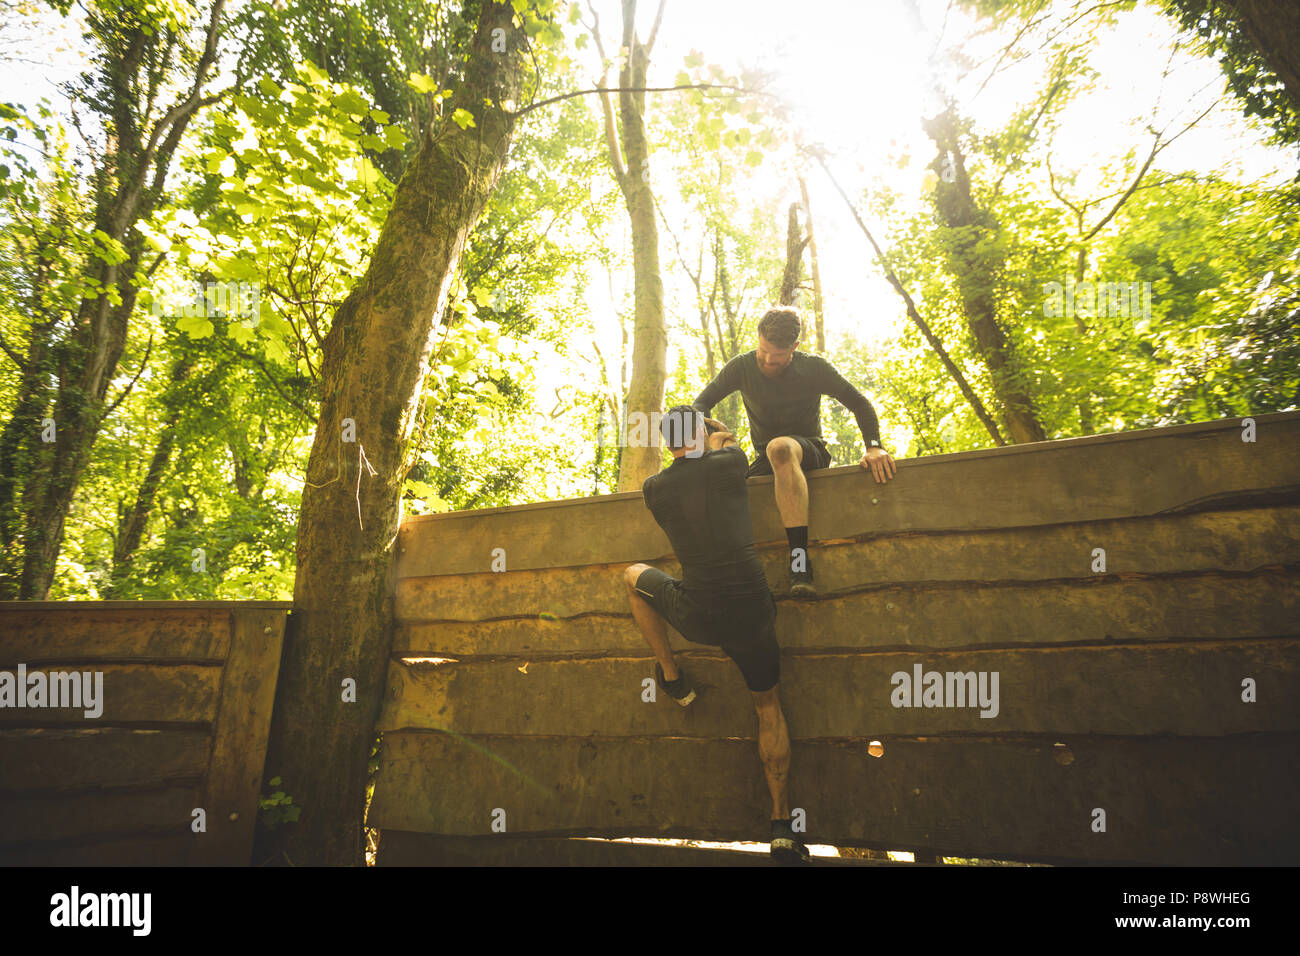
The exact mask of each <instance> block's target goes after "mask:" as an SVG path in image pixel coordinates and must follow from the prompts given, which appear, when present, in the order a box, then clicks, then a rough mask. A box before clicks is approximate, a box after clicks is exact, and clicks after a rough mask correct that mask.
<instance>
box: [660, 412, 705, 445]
mask: <svg viewBox="0 0 1300 956" xmlns="http://www.w3.org/2000/svg"><path fill="white" fill-rule="evenodd" d="M703 417H704V416H703V415H702V414H701V413H700V411H699V409H697V408H692V407H691V406H690V405H674V406H673V407H672V408H670V409H668V411H666V412H665V413H664V417H663V418H661V419H659V434H661V435H663V436H664V441H666V442H667V443H668V447H669V448H671V449H672V450H673V451H677V449H679V448H685V447H686V446H687V445H690V444H692V443H693V442H694V441H695V433H696V432H697V431H698V430H699V427H700V426H699V422H700V421H701V420H702V419H703Z"/></svg>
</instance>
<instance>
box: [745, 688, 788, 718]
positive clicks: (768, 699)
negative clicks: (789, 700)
mask: <svg viewBox="0 0 1300 956" xmlns="http://www.w3.org/2000/svg"><path fill="white" fill-rule="evenodd" d="M780 689H781V685H780V684H776V685H774V686H773V687H772V689H771V690H764V691H750V693H751V694H752V695H753V697H754V709H755V710H756V711H758V715H759V716H760V717H775V716H776V715H777V714H779V713H780V712H781V695H780Z"/></svg>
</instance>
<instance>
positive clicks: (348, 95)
mask: <svg viewBox="0 0 1300 956" xmlns="http://www.w3.org/2000/svg"><path fill="white" fill-rule="evenodd" d="M334 105H335V106H337V107H338V108H339V109H341V110H342V111H343V112H345V113H347V114H348V115H349V116H365V115H366V114H367V113H369V112H370V107H369V106H367V105H366V101H365V100H363V99H362V98H361V97H360V96H359V95H358V94H357V93H356V91H354V90H344V91H343V92H342V93H340V94H339V95H338V96H336V97H334Z"/></svg>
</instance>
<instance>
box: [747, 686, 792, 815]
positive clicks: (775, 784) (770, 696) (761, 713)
mask: <svg viewBox="0 0 1300 956" xmlns="http://www.w3.org/2000/svg"><path fill="white" fill-rule="evenodd" d="M778 689H779V685H778V687H773V688H772V689H771V690H766V691H763V692H762V693H761V694H754V709H755V710H756V711H758V756H759V758H760V759H761V760H762V761H763V773H764V774H765V775H766V776H767V789H768V791H769V792H770V793H771V794H772V817H771V819H773V820H788V819H790V800H789V797H788V796H787V794H786V783H787V780H788V778H789V776H790V732H789V730H788V729H787V728H786V725H785V713H784V712H783V711H782V710H781V698H780V696H779V694H778Z"/></svg>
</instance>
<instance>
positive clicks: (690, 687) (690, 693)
mask: <svg viewBox="0 0 1300 956" xmlns="http://www.w3.org/2000/svg"><path fill="white" fill-rule="evenodd" d="M655 683H656V684H658V685H659V689H660V690H662V691H663V692H664V693H665V694H667V695H668V696H669V697H671V698H672V699H673V700H675V701H677V703H679V704H681V705H682V706H683V707H686V706H688V705H689V704H690V702H691V701H693V700H694V699H695V684H693V683H692V682H691V679H690V677H688V676H687V674H686V671H684V670H682V669H681V668H680V667H679V668H677V680H674V681H666V680H664V669H663V667H662V666H661V665H660V664H659V662H658V661H655Z"/></svg>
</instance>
